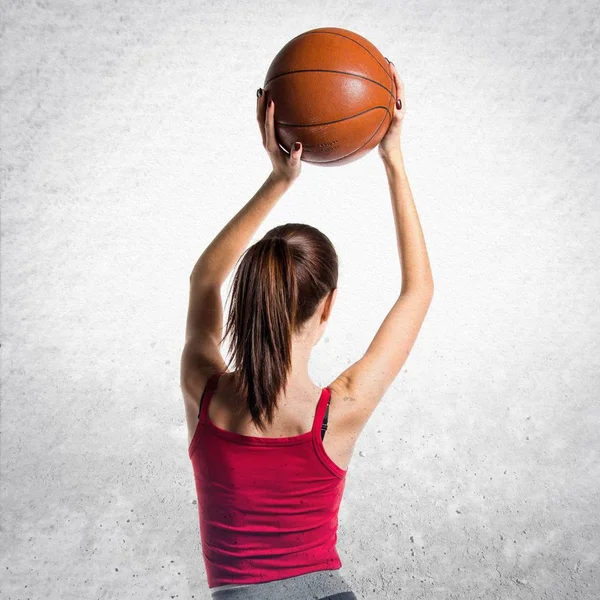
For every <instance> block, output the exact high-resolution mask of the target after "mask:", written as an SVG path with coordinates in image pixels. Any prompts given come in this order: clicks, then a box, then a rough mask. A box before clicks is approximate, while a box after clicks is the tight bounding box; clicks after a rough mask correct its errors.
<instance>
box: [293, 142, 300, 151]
mask: <svg viewBox="0 0 600 600" xmlns="http://www.w3.org/2000/svg"><path fill="white" fill-rule="evenodd" d="M294 150H300V142H296V143H295V144H294Z"/></svg>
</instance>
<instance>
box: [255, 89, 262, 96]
mask: <svg viewBox="0 0 600 600" xmlns="http://www.w3.org/2000/svg"><path fill="white" fill-rule="evenodd" d="M262 95H263V89H262V88H258V89H257V90H256V97H257V98H260V97H261V96H262Z"/></svg>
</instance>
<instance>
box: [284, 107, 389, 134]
mask: <svg viewBox="0 0 600 600" xmlns="http://www.w3.org/2000/svg"><path fill="white" fill-rule="evenodd" d="M376 108H383V110H385V111H386V112H387V113H388V114H389V112H390V111H389V108H388V107H387V106H373V107H371V108H367V110H363V111H362V112H359V113H356V114H355V115H351V116H349V117H344V118H343V119H336V120H335V121H326V122H325V123H310V124H309V125H294V124H293V123H284V122H283V121H274V123H275V125H281V126H282V127H296V128H298V127H321V126H323V125H333V124H334V123H341V122H342V121H347V120H348V119H354V118H355V117H360V115H364V114H365V113H368V112H370V111H372V110H375V109H376ZM384 118H385V116H384ZM382 122H383V121H382ZM379 127H381V123H379ZM379 127H378V128H377V129H379Z"/></svg>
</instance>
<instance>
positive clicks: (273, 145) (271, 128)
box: [265, 98, 279, 152]
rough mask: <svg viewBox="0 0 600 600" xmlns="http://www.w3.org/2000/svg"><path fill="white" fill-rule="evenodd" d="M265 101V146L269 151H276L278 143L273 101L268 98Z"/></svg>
mask: <svg viewBox="0 0 600 600" xmlns="http://www.w3.org/2000/svg"><path fill="white" fill-rule="evenodd" d="M269 101H270V104H271V106H269V102H267V109H266V113H265V135H266V148H267V150H269V152H277V150H278V149H279V145H278V144H277V140H276V138H275V102H273V100H272V99H271V98H269Z"/></svg>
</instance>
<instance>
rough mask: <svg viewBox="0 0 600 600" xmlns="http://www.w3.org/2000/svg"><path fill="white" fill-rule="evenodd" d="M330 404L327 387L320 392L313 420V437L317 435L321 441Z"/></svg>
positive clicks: (325, 429)
mask: <svg viewBox="0 0 600 600" xmlns="http://www.w3.org/2000/svg"><path fill="white" fill-rule="evenodd" d="M330 402H331V390H330V389H329V388H328V387H324V388H323V389H322V391H321V397H320V398H319V402H318V404H317V410H316V411H315V420H314V422H313V427H312V431H313V435H314V436H316V435H319V436H320V437H321V440H323V438H324V437H325V431H327V419H328V417H329V403H330Z"/></svg>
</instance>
